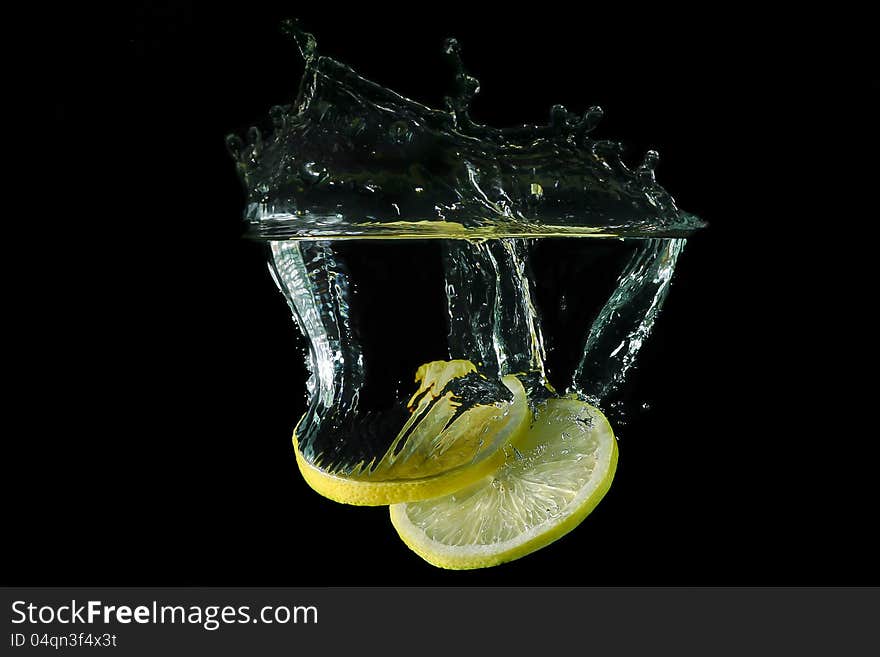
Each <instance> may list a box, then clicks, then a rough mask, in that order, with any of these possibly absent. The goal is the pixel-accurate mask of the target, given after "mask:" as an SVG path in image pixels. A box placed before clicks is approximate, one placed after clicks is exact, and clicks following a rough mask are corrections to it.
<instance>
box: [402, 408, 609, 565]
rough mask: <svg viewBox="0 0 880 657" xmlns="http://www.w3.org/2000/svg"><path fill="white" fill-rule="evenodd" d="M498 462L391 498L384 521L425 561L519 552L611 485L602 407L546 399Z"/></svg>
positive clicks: (489, 559)
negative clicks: (428, 494)
mask: <svg viewBox="0 0 880 657" xmlns="http://www.w3.org/2000/svg"><path fill="white" fill-rule="evenodd" d="M505 451H506V452H507V459H506V461H505V463H504V465H503V466H501V468H500V469H499V470H498V471H496V472H495V473H493V474H491V475H489V476H487V477H486V478H485V479H483V480H482V481H480V482H478V483H476V484H474V485H472V486H470V487H468V488H466V489H463V490H459V491H457V492H455V493H453V494H451V495H447V496H445V497H440V498H437V499H432V500H424V501H420V502H412V503H408V504H395V505H393V506H392V507H391V522H392V523H393V524H394V528H395V529H396V530H397V533H398V534H400V537H401V539H403V541H404V543H406V544H407V546H409V548H410V549H412V550H413V551H414V552H415V553H416V554H418V555H419V556H421V557H422V558H423V559H425V560H426V561H428V562H429V563H431V564H433V565H435V566H439V567H441V568H450V569H454V570H465V569H471V568H485V567H487V566H495V565H497V564H500V563H504V562H506V561H512V560H513V559H518V558H519V557H522V556H525V555H527V554H529V553H531V552H534V551H535V550H538V549H540V548H542V547H544V546H545V545H547V544H549V543H551V542H553V541H555V540H556V539H558V538H560V537H561V536H563V535H564V534H566V533H568V532H569V531H571V530H572V529H574V528H575V527H576V526H577V525H578V524H580V522H581V521H582V520H583V519H584V518H586V517H587V515H588V514H589V513H590V512H591V511H592V510H593V509H594V508H595V507H596V505H597V504H598V503H599V500H601V499H602V497H603V496H604V495H605V493H606V492H607V491H608V488H609V487H610V486H611V480H612V479H613V477H614V472H615V469H616V467H617V441H616V440H615V438H614V434H613V432H612V430H611V426H610V425H609V424H608V420H607V419H606V418H605V416H604V415H602V413H601V412H600V411H599V410H598V409H596V408H594V407H592V406H590V405H589V404H586V403H584V402H581V401H579V400H577V399H568V398H564V399H550V400H548V401H546V402H545V403H544V404H543V405H542V406H540V407H539V408H538V410H537V412H536V414H535V418H534V421H533V423H532V426H531V427H530V428H529V430H528V431H526V432H524V434H523V435H522V436H520V437H518V438H517V439H516V440H515V441H514V442H513V443H511V446H510V447H508V448H507V450H505Z"/></svg>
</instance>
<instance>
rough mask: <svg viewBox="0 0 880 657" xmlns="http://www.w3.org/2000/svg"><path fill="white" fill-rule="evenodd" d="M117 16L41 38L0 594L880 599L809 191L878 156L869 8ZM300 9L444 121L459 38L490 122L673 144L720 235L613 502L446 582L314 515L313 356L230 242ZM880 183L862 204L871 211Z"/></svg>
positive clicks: (823, 225)
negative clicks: (647, 594)
mask: <svg viewBox="0 0 880 657" xmlns="http://www.w3.org/2000/svg"><path fill="white" fill-rule="evenodd" d="M127 8H128V11H126V12H124V13H123V14H121V15H119V14H113V15H111V14H102V15H97V14H89V15H84V14H80V13H78V12H79V9H77V10H73V9H70V8H68V9H67V10H66V11H63V12H62V11H60V10H59V11H53V12H47V16H46V17H45V22H44V23H42V27H41V29H42V32H43V34H42V39H41V41H40V43H41V44H42V45H41V48H42V49H43V50H44V51H46V52H47V53H48V54H47V60H48V61H49V66H47V67H46V68H43V69H40V76H42V77H40V76H37V75H36V74H35V75H34V76H33V79H32V80H31V82H32V83H33V84H35V86H37V87H40V89H38V91H43V92H46V91H49V92H50V94H49V95H50V96H51V99H50V101H49V102H48V103H47V104H44V105H42V107H43V108H44V109H46V108H48V110H49V111H50V113H51V114H52V116H51V126H52V129H51V130H50V131H49V133H48V134H49V137H50V139H49V142H48V143H47V144H45V145H43V146H42V149H43V150H42V151H40V150H38V151H37V157H36V158H35V159H37V160H38V163H37V164H38V165H39V166H38V167H37V168H35V169H30V171H31V172H32V173H33V175H34V176H37V177H38V178H39V180H50V181H51V183H50V184H40V185H38V186H37V187H38V189H37V190H35V191H34V192H33V193H31V192H29V193H28V194H27V195H26V196H27V198H26V199H25V202H26V204H27V205H28V206H29V207H31V208H33V207H36V208H39V209H41V210H43V212H41V213H40V217H41V220H40V222H39V225H40V228H41V229H42V230H41V231H40V232H39V234H31V235H30V239H29V240H26V241H22V242H18V244H21V245H22V246H21V248H17V247H8V248H10V251H17V252H18V253H10V256H14V255H19V256H23V261H24V262H25V264H22V265H21V266H20V267H19V269H18V270H17V272H18V274H17V275H18V278H17V279H10V280H14V281H26V282H28V283H31V284H32V286H29V287H28V288H27V291H26V292H22V291H19V292H18V293H11V295H15V296H16V297H21V299H19V300H20V301H24V302H26V310H24V311H22V312H20V313H16V314H15V318H14V320H11V321H10V325H11V326H12V327H13V328H14V329H15V336H16V337H15V341H14V342H11V343H10V349H9V354H8V361H9V363H10V369H9V370H8V371H9V376H10V381H12V382H13V383H14V386H13V388H14V392H10V394H9V396H8V400H7V401H8V402H9V406H10V408H11V413H10V418H12V417H14V418H16V419H17V420H21V421H20V422H12V423H11V426H13V427H15V428H14V429H11V430H10V433H9V435H8V436H7V438H6V440H7V443H8V445H9V446H11V447H12V452H11V455H10V457H9V458H8V459H7V460H6V463H5V466H6V467H7V468H8V470H9V471H8V475H7V477H6V478H5V483H6V485H7V486H8V491H7V495H6V500H7V502H6V513H5V514H4V516H5V520H4V523H5V524H6V528H5V531H4V534H5V537H6V539H5V541H4V542H5V543H6V550H7V555H8V556H7V559H8V561H7V564H8V566H7V568H5V569H4V579H5V580H7V581H6V582H5V583H9V584H19V585H33V584H70V585H133V584H141V585H145V584H147V585H160V584H161V585H190V584H205V585H239V584H249V585H318V586H320V585H368V584H369V585H417V584H440V585H444V584H455V585H471V584H473V585H482V584H554V585H555V584H561V585H564V584H581V585H584V584H586V585H590V584H611V585H627V584H649V585H650V584H682V585H684V584H864V583H874V584H876V583H878V581H880V577H878V569H877V566H876V553H877V552H876V550H877V544H876V540H875V539H873V538H871V537H872V531H871V524H872V523H874V522H875V521H876V503H877V494H876V485H875V483H874V481H875V479H874V478H873V475H872V472H871V469H872V468H871V463H872V462H873V461H872V458H873V457H875V456H876V453H877V449H876V431H871V430H869V429H864V428H861V427H859V424H860V422H861V416H862V415H863V413H864V411H866V410H869V409H870V407H869V406H867V405H865V403H864V402H862V401H861V400H860V398H859V396H858V395H859V393H858V390H860V389H864V386H863V385H861V384H859V383H858V379H854V378H853V377H852V376H851V375H850V373H849V368H846V367H845V365H846V364H848V365H850V366H854V369H861V370H862V371H864V370H865V369H866V365H865V366H863V365H862V359H863V358H867V356H866V355H864V354H865V352H864V351H863V350H862V349H861V348H860V347H859V346H858V344H857V343H858V342H860V341H866V336H870V332H869V331H868V332H865V331H864V330H863V328H862V327H861V326H860V325H857V322H856V320H855V319H854V317H853V312H854V310H853V309H854V304H855V303H856V302H858V301H859V300H860V299H861V302H862V303H864V297H860V296H859V295H858V294H854V293H852V292H851V287H850V286H849V285H848V284H845V283H843V282H836V281H835V280H834V279H833V278H832V276H831V274H832V273H833V272H834V271H835V270H840V269H841V268H843V267H845V266H847V265H848V264H851V261H855V260H857V259H856V257H855V256H854V255H852V246H851V245H852V241H853V237H852V234H853V231H851V230H849V228H848V227H849V226H851V225H852V222H853V221H854V219H855V218H856V217H853V216H852V215H846V217H844V218H841V214H842V213H840V212H838V213H832V214H828V213H827V212H826V210H825V208H824V205H823V204H822V200H823V199H824V198H825V197H827V196H829V195H830V196H831V197H833V198H835V199H836V198H837V189H838V188H837V187H835V185H834V184H832V183H830V182H829V181H830V177H831V175H832V172H833V170H834V169H839V168H840V167H844V168H850V167H851V168H852V169H854V170H855V169H859V166H858V165H855V164H853V162H854V161H853V160H850V159H847V158H848V157H849V156H844V155H843V153H842V150H841V149H842V147H843V145H845V144H849V145H852V137H851V135H850V132H849V131H851V130H852V129H853V128H855V134H856V137H857V138H858V144H857V150H861V151H862V154H863V155H864V153H865V152H868V153H870V148H869V146H868V145H867V143H866V140H867V139H868V138H873V136H874V135H873V132H870V134H869V122H868V121H866V120H865V119H867V118H869V117H870V116H871V115H872V112H873V111H874V110H875V109H876V103H875V99H876V92H877V88H878V87H877V76H876V72H874V73H871V72H870V69H868V67H867V66H864V65H863V64H864V62H865V61H866V60H865V57H866V55H867V42H866V41H865V40H864V39H862V38H861V37H860V35H859V34H858V32H857V30H856V26H858V24H859V20H858V17H851V18H849V19H848V20H844V21H842V23H834V24H832V23H831V22H830V21H829V22H818V23H816V22H810V23H807V22H806V20H805V19H804V18H803V17H797V16H785V17H781V18H775V17H771V16H769V15H767V14H766V12H763V11H747V10H745V9H744V8H742V7H740V8H738V9H736V10H733V9H729V10H728V9H724V8H717V7H713V8H712V10H711V11H710V10H709V9H708V8H705V9H703V10H696V11H691V12H689V13H687V14H683V15H681V16H675V15H671V14H665V13H658V14H649V13H644V11H643V10H641V9H637V8H636V7H635V6H627V7H623V8H621V9H620V11H613V10H611V11H607V10H606V11H605V12H604V13H603V12H600V11H599V10H598V9H597V8H596V7H595V6H594V5H593V4H591V5H590V6H589V9H588V11H587V12H586V13H578V12H577V11H575V10H574V7H572V8H567V7H564V6H562V5H557V4H544V5H539V6H533V7H531V8H529V7H522V8H519V9H513V8H512V5H511V6H508V7H506V8H501V7H499V8H497V9H490V8H488V7H485V8H479V7H478V6H477V5H476V3H470V4H468V5H462V6H456V5H452V4H449V3H438V4H436V5H435V6H431V5H428V4H421V3H419V4H410V5H403V6H396V7H394V6H386V5H382V6H379V5H376V6H375V7H371V8H369V9H368V10H366V9H365V10H361V11H351V10H348V9H345V8H343V6H342V5H338V4H330V3H324V4H321V3H313V4H310V5H308V6H305V5H299V4H298V3H285V4H284V5H283V6H281V7H276V6H269V5H265V4H261V3H243V4H240V5H238V6H237V8H234V9H217V8H214V7H210V6H208V5H207V4H204V5H202V4H199V3H191V2H184V1H182V0H181V1H177V2H154V3H146V2H134V3H128V7H127ZM468 12H469V13H468ZM285 16H298V17H300V18H301V19H302V20H303V22H304V26H305V27H306V28H307V29H309V30H310V31H311V32H313V33H314V34H315V35H316V36H317V39H318V44H319V50H320V51H321V52H322V53H324V54H328V55H330V56H332V57H334V58H336V59H339V60H341V61H343V62H346V63H348V64H350V65H352V66H353V67H355V68H356V69H357V70H358V71H359V72H361V73H362V74H363V75H365V76H367V77H369V78H371V79H373V80H375V81H377V82H380V83H381V84H383V85H385V86H388V87H390V88H393V89H395V90H397V91H399V92H401V93H403V94H404V95H406V96H409V97H412V98H415V99H417V100H420V101H422V102H425V103H427V104H429V105H433V106H441V105H442V98H443V96H444V94H447V93H449V92H450V90H451V88H452V87H451V81H452V79H451V71H450V68H449V64H448V62H447V61H446V60H445V58H444V57H443V56H442V54H441V47H442V43H443V39H444V38H445V37H447V36H456V37H457V38H458V39H459V41H460V42H461V43H462V45H463V48H464V57H465V62H466V64H467V66H468V68H469V69H470V71H471V73H473V74H474V75H476V76H478V77H479V78H480V80H481V82H482V91H481V93H480V95H479V96H478V97H477V99H476V101H475V103H474V106H473V111H472V114H473V115H474V117H475V118H476V119H477V120H479V121H482V122H486V123H489V124H492V125H499V126H503V125H513V124H517V123H521V122H537V123H541V122H543V121H545V120H546V117H547V114H548V110H549V107H550V105H552V104H554V103H563V104H565V105H566V106H567V107H568V108H569V109H571V110H573V111H575V112H581V111H583V110H584V109H586V108H587V107H588V106H590V105H593V104H599V105H601V106H602V107H603V108H604V109H605V116H606V118H605V119H604V120H603V122H602V124H601V125H600V127H599V128H598V129H597V131H596V133H595V134H596V135H597V136H599V137H605V138H621V139H623V140H624V142H625V143H626V144H627V145H628V147H629V148H628V151H627V152H628V153H629V157H630V158H631V161H637V160H638V159H639V158H640V157H641V154H642V153H643V152H644V151H645V150H646V149H647V148H656V149H657V150H659V152H660V156H661V160H660V165H659V168H658V179H659V181H660V182H661V184H662V185H664V186H665V187H666V188H667V189H669V190H670V191H671V192H672V194H673V195H674V196H675V198H676V200H677V201H678V203H679V205H680V206H681V207H683V208H684V209H686V210H688V211H690V212H693V213H695V214H697V215H698V216H700V217H702V218H704V219H705V220H707V221H708V222H709V223H710V227H709V228H708V229H707V230H705V231H703V232H702V233H700V234H698V235H697V236H696V237H694V238H693V239H692V240H691V241H689V243H688V246H687V248H686V251H685V254H684V256H683V258H682V260H681V262H680V265H679V268H678V270H677V273H676V279H675V283H674V285H673V288H672V292H671V294H670V297H669V300H668V303H667V306H666V307H665V309H664V311H663V313H662V314H661V316H660V319H659V321H658V323H657V326H656V330H655V333H654V335H653V336H652V338H651V340H650V343H649V344H648V345H647V346H646V347H645V349H644V352H643V354H642V362H641V366H640V368H639V371H638V374H637V377H636V379H635V381H634V383H633V386H632V387H631V391H630V394H631V398H632V400H633V402H634V403H638V402H641V401H648V402H650V406H651V409H650V410H648V411H645V412H633V413H631V414H630V419H629V422H628V423H627V424H626V425H625V426H623V427H620V436H621V460H620V465H619V470H618V474H617V477H616V479H615V482H614V485H613V487H612V489H611V491H610V492H609V494H608V496H607V497H606V499H605V500H604V501H603V502H602V503H601V504H600V505H599V507H598V508H597V509H596V511H595V512H594V513H593V514H592V515H591V516H590V517H589V518H588V520H587V521H586V522H584V523H583V524H582V525H581V526H580V527H579V528H578V529H577V530H576V531H574V532H573V533H572V534H570V535H569V536H567V537H566V538H565V539H564V540H561V541H559V542H557V543H555V544H554V545H552V546H550V547H548V548H546V549H544V550H541V551H539V552H538V553H535V554H534V555H531V556H529V557H527V558H525V559H522V560H520V561H517V562H514V563H511V564H508V565H504V566H501V567H498V568H494V569H489V570H486V571H479V572H469V573H450V572H444V571H440V570H436V569H433V568H432V567H430V566H428V565H426V564H425V563H423V562H422V561H421V560H420V559H419V558H417V557H416V556H414V555H413V554H412V553H410V552H409V551H408V550H407V548H406V547H405V546H404V545H403V544H402V543H400V541H399V540H398V539H397V537H396V535H395V533H394V531H393V529H392V528H391V525H390V522H389V520H388V518H387V510H386V509H383V508H355V507H346V506H341V505H337V504H335V503H332V502H330V501H328V500H325V499H323V498H321V497H320V496H318V495H317V494H315V493H313V492H312V491H311V490H310V489H309V488H308V487H307V486H306V485H305V483H304V482H303V481H302V480H301V478H300V476H299V474H298V472H297V470H296V464H295V462H294V458H293V453H292V449H291V445H290V433H291V429H292V427H293V425H294V423H295V422H296V420H297V419H298V418H299V416H300V415H301V413H302V411H303V405H304V394H305V388H304V382H305V376H306V373H305V370H304V368H303V365H302V362H301V354H300V351H301V347H302V340H301V338H299V337H298V336H297V334H296V332H295V328H294V326H293V323H292V321H291V319H290V316H289V311H288V308H287V307H286V305H285V303H284V301H283V299H282V298H281V296H280V295H279V294H278V292H277V291H276V289H275V287H274V284H273V283H272V281H271V279H270V277H269V275H268V272H267V270H266V266H265V253H264V251H263V247H262V245H260V244H256V243H253V242H248V241H246V240H243V239H241V232H242V228H243V226H242V224H241V221H240V217H241V212H242V210H243V203H244V195H243V191H242V189H241V186H240V183H239V181H238V179H237V177H236V173H235V170H234V166H233V163H232V161H231V159H230V158H229V156H228V155H227V153H226V151H225V148H224V136H225V135H226V134H227V133H229V132H233V131H237V132H239V133H242V132H243V131H244V130H245V129H246V128H247V126H248V125H250V124H252V123H257V122H261V121H263V120H264V117H265V115H266V112H267V110H268V108H269V106H271V105H273V104H278V103H284V102H289V101H290V99H291V98H292V96H293V94H294V93H295V91H296V87H297V84H298V80H299V77H300V74H301V72H302V63H301V62H300V60H299V58H298V55H297V52H296V49H295V47H294V46H293V44H292V43H291V42H289V41H288V40H286V39H285V38H284V37H283V36H282V35H281V34H280V32H279V29H278V24H279V21H280V19H281V18H283V17H285ZM872 103H874V104H873V105H872ZM866 159H867V160H868V163H869V164H870V157H868V158H866ZM847 163H849V164H847ZM871 170H872V169H871V168H870V167H868V169H867V171H869V172H870V171H871ZM863 171H864V169H863ZM873 171H874V172H875V173H876V165H875V166H874V168H873ZM850 188H856V189H858V186H857V185H855V184H854V183H852V181H850ZM869 189H870V187H868V188H862V190H861V191H859V192H858V193H856V194H853V195H852V196H854V197H856V200H857V202H858V203H861V204H862V205H861V207H860V208H859V210H860V216H862V217H865V218H866V219H867V218H869V216H870V213H871V212H872V211H873V213H874V215H876V209H874V208H873V206H872V205H871V202H870V200H866V199H869V198H870V193H869ZM16 196H23V195H16ZM860 199H861V200H860ZM834 202H835V203H836V202H837V201H836V200H835V201H834ZM840 222H843V223H840ZM14 287H15V288H16V289H18V288H19V287H23V286H17V285H16V286H14Z"/></svg>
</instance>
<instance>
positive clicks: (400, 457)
mask: <svg viewBox="0 0 880 657" xmlns="http://www.w3.org/2000/svg"><path fill="white" fill-rule="evenodd" d="M416 382H417V383H420V385H419V388H418V390H416V393H415V394H414V395H413V396H412V398H411V399H410V400H409V403H408V405H407V406H408V408H409V410H410V416H409V419H408V420H407V421H406V423H405V424H404V426H403V427H402V428H401V429H400V431H399V432H398V434H397V436H396V437H395V438H394V439H393V441H392V442H391V444H390V446H389V447H388V448H387V450H386V451H385V453H384V454H383V455H382V456H381V457H380V458H376V459H373V460H372V461H370V462H369V463H359V464H357V465H356V466H355V467H353V468H351V469H350V471H349V472H347V473H345V474H338V473H335V472H331V471H329V470H328V469H327V468H324V467H322V461H321V458H320V456H318V457H317V458H316V459H315V460H314V461H310V460H308V459H306V457H305V456H304V455H303V453H302V451H301V450H300V446H299V443H298V440H297V433H296V431H294V436H293V443H294V448H295V452H296V461H297V464H298V465H299V469H300V472H301V473H302V475H303V477H304V478H305V480H306V482H307V483H308V484H309V485H310V486H311V487H312V488H313V489H315V490H316V491H317V492H318V493H320V494H321V495H323V496H325V497H328V498H330V499H332V500H335V501H337V502H343V503H345V504H357V505H364V506H377V505H386V504H394V503H398V502H409V501H414V500H424V499H428V498H432V497H439V496H442V495H446V494H447V493H450V492H452V491H455V490H458V489H460V488H462V487H465V486H468V485H470V484H472V483H474V482H475V481H478V480H480V479H482V478H483V477H485V476H486V475H487V474H489V473H491V472H494V471H495V470H497V469H498V468H499V467H500V466H501V465H502V464H503V463H504V460H505V454H504V451H503V450H502V448H503V447H504V446H505V445H506V444H507V443H508V442H509V440H510V439H511V438H512V437H513V436H514V435H516V434H517V432H521V431H523V430H524V429H525V426H526V424H527V422H526V420H527V417H528V415H529V413H528V405H527V403H526V392H525V389H524V388H523V386H522V384H521V383H520V382H519V380H518V379H517V378H516V377H515V376H505V377H504V378H502V379H501V383H503V384H504V385H503V386H499V385H498V384H497V382H493V381H490V380H489V379H487V378H486V377H485V376H483V375H482V374H480V373H479V372H477V370H476V367H475V366H474V365H473V364H472V363H471V362H470V361H467V360H453V361H434V362H431V363H426V364H425V365H422V366H421V367H420V368H419V369H418V371H417V372H416ZM499 388H500V390H502V391H504V393H503V394H504V396H505V397H508V398H511V397H512V399H510V400H509V401H506V400H503V399H500V396H499V395H497V394H496V395H493V394H491V391H492V390H495V391H498V390H499ZM487 390H488V391H490V393H487V392H486V391H487ZM480 391H482V397H481V396H480ZM507 391H509V393H512V395H511V394H509V393H508V392H507ZM355 439H356V438H355Z"/></svg>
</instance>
